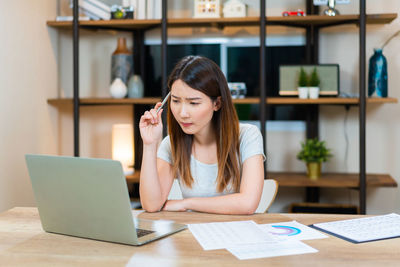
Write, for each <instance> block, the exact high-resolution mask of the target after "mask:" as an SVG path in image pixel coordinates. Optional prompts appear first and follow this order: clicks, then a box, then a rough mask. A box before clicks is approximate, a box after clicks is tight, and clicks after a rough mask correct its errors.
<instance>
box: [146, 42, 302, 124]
mask: <svg viewBox="0 0 400 267" xmlns="http://www.w3.org/2000/svg"><path fill="white" fill-rule="evenodd" d="M145 52H146V55H145V56H146V61H145V67H146V69H145V77H144V83H145V96H160V95H161V60H160V58H161V46H160V45H146V46H145ZM259 52H260V51H259V47H228V48H227V79H228V81H229V82H245V83H246V86H247V96H252V97H254V96H259V94H260V92H259V91H260V87H259V80H260V71H259V70H260V60H259ZM167 54H168V59H167V73H168V74H169V73H170V72H171V71H172V69H173V67H174V66H175V64H176V63H177V62H178V61H179V60H180V59H181V58H183V57H184V56H187V55H201V56H205V57H208V58H210V59H212V60H213V61H214V62H215V63H217V64H218V65H220V66H221V62H220V58H221V55H220V45H219V44H179V45H168V46H167ZM266 55H267V61H266V65H267V68H266V89H267V96H279V65H289V64H304V63H305V46H272V47H267V50H266ZM236 108H237V111H238V114H239V119H241V120H257V119H258V114H259V113H258V105H236ZM305 114H306V113H305V111H304V107H302V106H299V105H280V106H269V107H268V109H267V119H268V120H305V119H306V117H305Z"/></svg>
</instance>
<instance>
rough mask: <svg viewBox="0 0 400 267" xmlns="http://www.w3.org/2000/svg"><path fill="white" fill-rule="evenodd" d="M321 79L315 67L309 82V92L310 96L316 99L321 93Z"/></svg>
mask: <svg viewBox="0 0 400 267" xmlns="http://www.w3.org/2000/svg"><path fill="white" fill-rule="evenodd" d="M320 82H321V81H320V79H319V76H318V72H317V68H316V67H314V69H313V71H312V72H311V76H310V79H309V83H308V86H309V87H308V93H309V96H310V98H313V99H316V98H318V95H319V84H320Z"/></svg>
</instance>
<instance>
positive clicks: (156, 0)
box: [147, 0, 162, 19]
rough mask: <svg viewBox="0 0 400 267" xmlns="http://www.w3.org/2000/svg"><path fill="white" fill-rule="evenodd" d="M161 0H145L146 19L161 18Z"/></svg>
mask: <svg viewBox="0 0 400 267" xmlns="http://www.w3.org/2000/svg"><path fill="white" fill-rule="evenodd" d="M161 1H162V0H148V1H147V19H161V9H162V2H161Z"/></svg>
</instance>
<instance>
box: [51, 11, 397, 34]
mask: <svg viewBox="0 0 400 267" xmlns="http://www.w3.org/2000/svg"><path fill="white" fill-rule="evenodd" d="M358 18H359V15H338V16H334V17H329V16H319V15H310V16H291V17H283V16H272V17H267V18H266V23H267V25H284V26H285V25H286V26H300V27H305V26H309V25H316V26H321V27H322V26H331V25H338V24H357V23H358ZM396 18H397V14H396V13H386V14H369V15H367V24H386V23H390V22H391V21H393V20H394V19H396ZM259 20H260V19H259V17H244V18H180V19H168V21H167V24H168V26H169V27H226V26H258V25H259ZM79 23H80V26H81V27H84V28H94V29H120V30H130V29H147V28H153V27H158V26H160V25H161V20H159V19H158V20H157V19H154V20H134V19H127V20H91V21H80V22H79ZM47 25H48V26H50V27H54V28H61V29H68V28H70V29H71V28H72V21H47Z"/></svg>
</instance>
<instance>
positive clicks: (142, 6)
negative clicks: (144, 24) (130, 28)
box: [136, 0, 147, 19]
mask: <svg viewBox="0 0 400 267" xmlns="http://www.w3.org/2000/svg"><path fill="white" fill-rule="evenodd" d="M146 2H147V1H146V0H137V6H136V14H137V17H136V19H146V13H147V11H146V8H147V3H146Z"/></svg>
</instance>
